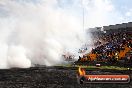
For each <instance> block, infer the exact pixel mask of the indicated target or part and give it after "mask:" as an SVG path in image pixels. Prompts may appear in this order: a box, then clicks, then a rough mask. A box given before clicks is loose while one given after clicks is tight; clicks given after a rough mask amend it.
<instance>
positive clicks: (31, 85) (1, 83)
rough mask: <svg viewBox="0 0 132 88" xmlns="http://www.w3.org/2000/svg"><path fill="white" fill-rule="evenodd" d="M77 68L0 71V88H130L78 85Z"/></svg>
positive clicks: (123, 86) (128, 86) (129, 85)
mask: <svg viewBox="0 0 132 88" xmlns="http://www.w3.org/2000/svg"><path fill="white" fill-rule="evenodd" d="M77 70H78V69H77V68H73V67H72V68H65V67H32V68H26V69H20V68H14V69H1V70H0V88H132V82H130V83H127V84H115V83H113V84H104V83H101V84H78V83H77ZM86 72H87V74H129V75H130V76H132V71H112V70H110V71H109V70H87V71H86Z"/></svg>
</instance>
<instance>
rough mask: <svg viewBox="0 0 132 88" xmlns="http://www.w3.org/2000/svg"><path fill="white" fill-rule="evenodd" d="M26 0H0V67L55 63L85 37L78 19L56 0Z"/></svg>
mask: <svg viewBox="0 0 132 88" xmlns="http://www.w3.org/2000/svg"><path fill="white" fill-rule="evenodd" d="M30 1H31V0H29V1H26V0H23V1H22V0H1V1H0V11H1V13H0V68H11V67H21V68H27V67H30V66H31V65H32V64H41V65H55V64H57V63H61V62H63V59H62V58H61V55H62V54H63V53H64V52H72V53H76V52H77V51H78V49H79V48H80V47H81V46H82V44H84V43H85V41H86V39H85V37H86V36H85V32H84V30H83V29H82V23H81V21H80V20H79V19H78V17H77V16H75V15H73V14H71V13H69V12H67V11H66V10H64V9H62V8H60V7H58V2H57V0H44V1H41V2H37V1H36V2H33V1H32V2H30ZM87 37H88V38H87V39H88V40H90V38H89V36H87ZM89 43H90V42H89Z"/></svg>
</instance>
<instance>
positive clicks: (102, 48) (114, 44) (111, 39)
mask: <svg viewBox="0 0 132 88" xmlns="http://www.w3.org/2000/svg"><path fill="white" fill-rule="evenodd" d="M89 30H90V31H91V33H92V35H93V36H92V38H93V40H94V47H95V48H93V49H92V50H91V52H90V53H87V54H85V55H83V57H79V59H78V62H86V63H89V62H93V61H94V62H97V63H99V62H103V63H104V62H105V63H107V64H108V63H109V64H112V65H113V64H117V63H118V64H119V63H121V64H122V63H123V64H127V65H131V64H132V22H129V23H122V24H116V25H109V26H103V27H102V28H101V27H96V28H91V29H89Z"/></svg>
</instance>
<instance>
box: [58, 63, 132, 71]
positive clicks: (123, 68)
mask: <svg viewBox="0 0 132 88" xmlns="http://www.w3.org/2000/svg"><path fill="white" fill-rule="evenodd" d="M57 66H63V67H81V68H85V69H102V70H103V69H111V70H128V68H127V67H118V66H100V67H96V66H85V65H82V66H79V65H75V66H72V65H71V64H65V65H57ZM129 69H130V70H132V68H129Z"/></svg>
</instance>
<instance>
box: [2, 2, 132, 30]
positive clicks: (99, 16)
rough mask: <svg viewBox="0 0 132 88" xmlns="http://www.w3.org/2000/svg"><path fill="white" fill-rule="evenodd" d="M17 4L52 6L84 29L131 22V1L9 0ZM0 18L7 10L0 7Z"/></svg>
mask: <svg viewBox="0 0 132 88" xmlns="http://www.w3.org/2000/svg"><path fill="white" fill-rule="evenodd" d="M10 1H12V2H18V3H21V4H23V3H33V4H34V5H37V4H41V3H42V2H44V3H46V4H47V5H48V4H49V5H52V6H53V7H54V8H55V9H62V10H64V11H67V12H69V14H71V15H74V16H77V17H78V18H79V19H80V21H82V22H83V17H82V16H83V10H84V24H85V28H89V27H97V26H104V25H111V24H120V23H125V22H130V21H132V16H131V15H132V5H131V3H132V1H131V0H10ZM0 2H1V3H8V0H1V1H0ZM51 3H52V4H51ZM0 11H1V13H0V16H6V15H7V13H6V12H8V10H6V9H5V8H3V5H2V4H1V5H0Z"/></svg>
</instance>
